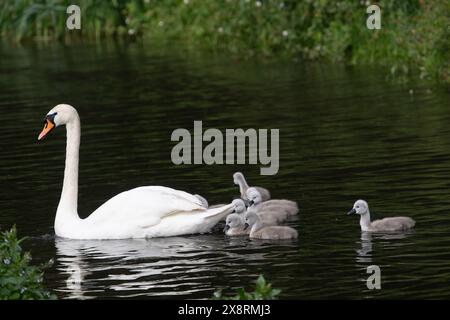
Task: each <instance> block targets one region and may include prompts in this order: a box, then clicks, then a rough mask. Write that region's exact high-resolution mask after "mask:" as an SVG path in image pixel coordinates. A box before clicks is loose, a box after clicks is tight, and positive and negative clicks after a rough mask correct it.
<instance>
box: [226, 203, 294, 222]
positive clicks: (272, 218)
mask: <svg viewBox="0 0 450 320" xmlns="http://www.w3.org/2000/svg"><path fill="white" fill-rule="evenodd" d="M232 204H234V209H233V212H232V213H237V214H239V215H240V216H241V218H242V221H243V219H244V214H245V213H246V212H248V211H251V209H250V208H248V209H247V207H246V206H245V202H244V200H242V199H234V200H233V202H232ZM257 214H258V215H259V216H260V218H261V221H262V222H263V223H264V224H265V225H269V226H274V225H277V224H279V223H280V222H283V221H284V220H286V219H287V215H286V214H284V215H283V213H279V212H273V211H267V212H266V211H262V212H257Z"/></svg>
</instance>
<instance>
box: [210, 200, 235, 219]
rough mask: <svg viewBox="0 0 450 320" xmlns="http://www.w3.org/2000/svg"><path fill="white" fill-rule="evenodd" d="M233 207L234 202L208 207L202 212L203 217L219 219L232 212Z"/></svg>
mask: <svg viewBox="0 0 450 320" xmlns="http://www.w3.org/2000/svg"><path fill="white" fill-rule="evenodd" d="M233 209H234V204H232V203H230V204H227V205H224V206H222V207H217V208H212V209H208V210H207V211H206V212H205V213H204V214H205V219H215V220H216V219H219V220H221V219H222V218H225V217H226V216H227V215H229V214H230V213H231V212H233ZM219 220H218V221H219Z"/></svg>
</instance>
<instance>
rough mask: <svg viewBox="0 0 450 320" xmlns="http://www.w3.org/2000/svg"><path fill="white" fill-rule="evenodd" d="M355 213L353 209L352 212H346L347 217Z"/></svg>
mask: <svg viewBox="0 0 450 320" xmlns="http://www.w3.org/2000/svg"><path fill="white" fill-rule="evenodd" d="M355 213H356V209H355V208H353V209H352V210H350V211H349V212H347V215H348V216H349V215H351V214H355Z"/></svg>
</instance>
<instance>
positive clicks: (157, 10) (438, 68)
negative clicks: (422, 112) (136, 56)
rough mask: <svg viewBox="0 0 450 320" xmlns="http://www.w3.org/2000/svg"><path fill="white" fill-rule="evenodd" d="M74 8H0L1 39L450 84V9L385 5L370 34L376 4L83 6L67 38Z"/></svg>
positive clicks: (269, 1)
mask: <svg viewBox="0 0 450 320" xmlns="http://www.w3.org/2000/svg"><path fill="white" fill-rule="evenodd" d="M72 2H73V1H71V0H7V1H3V2H0V33H1V34H3V35H6V36H11V35H14V36H15V37H16V39H22V38H27V37H28V38H29V37H34V38H36V37H38V38H39V37H43V38H54V39H69V40H70V39H72V38H74V37H75V38H76V37H79V38H83V39H100V38H102V37H110V36H123V37H132V38H135V37H136V36H145V38H151V39H152V40H155V39H158V40H164V41H165V40H174V39H176V40H182V41H183V42H185V43H186V44H188V45H194V46H195V47H196V48H198V47H199V46H201V47H203V48H205V49H208V50H212V51H216V52H225V53H232V54H235V55H237V56H239V57H243V58H251V57H254V56H259V57H286V58H302V59H311V60H315V59H322V60H333V61H346V62H349V63H352V64H360V65H364V64H377V65H382V66H384V67H385V69H386V70H390V74H391V76H393V77H398V76H405V75H410V74H411V73H415V74H417V75H418V76H420V78H433V79H437V80H440V81H444V82H450V65H449V64H450V62H449V61H450V50H449V43H450V41H449V36H450V34H449V33H450V29H449V27H448V26H449V25H450V23H449V22H450V2H449V1H448V0H428V1H423V0H403V1H392V0H379V1H377V2H376V3H377V4H378V5H379V6H380V7H381V27H382V29H381V30H368V29H367V28H366V19H367V17H368V15H367V13H366V8H367V6H368V4H369V2H368V1H355V0H165V1H160V0H112V1H103V0H78V1H75V3H76V4H78V5H79V6H80V8H81V11H82V12H81V15H82V22H81V23H82V28H81V30H78V31H70V32H69V31H67V30H66V28H65V19H66V18H67V15H66V14H65V10H64V9H65V8H66V7H67V6H68V5H69V4H72Z"/></svg>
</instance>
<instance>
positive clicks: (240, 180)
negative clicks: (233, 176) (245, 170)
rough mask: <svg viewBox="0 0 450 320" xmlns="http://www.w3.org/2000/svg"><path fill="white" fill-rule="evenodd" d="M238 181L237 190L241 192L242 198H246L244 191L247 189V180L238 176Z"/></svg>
mask: <svg viewBox="0 0 450 320" xmlns="http://www.w3.org/2000/svg"><path fill="white" fill-rule="evenodd" d="M238 183H239V192H240V193H241V197H242V198H243V199H246V198H247V195H246V194H245V193H246V192H247V189H248V184H247V181H245V178H244V177H241V176H240V177H239V178H238Z"/></svg>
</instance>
